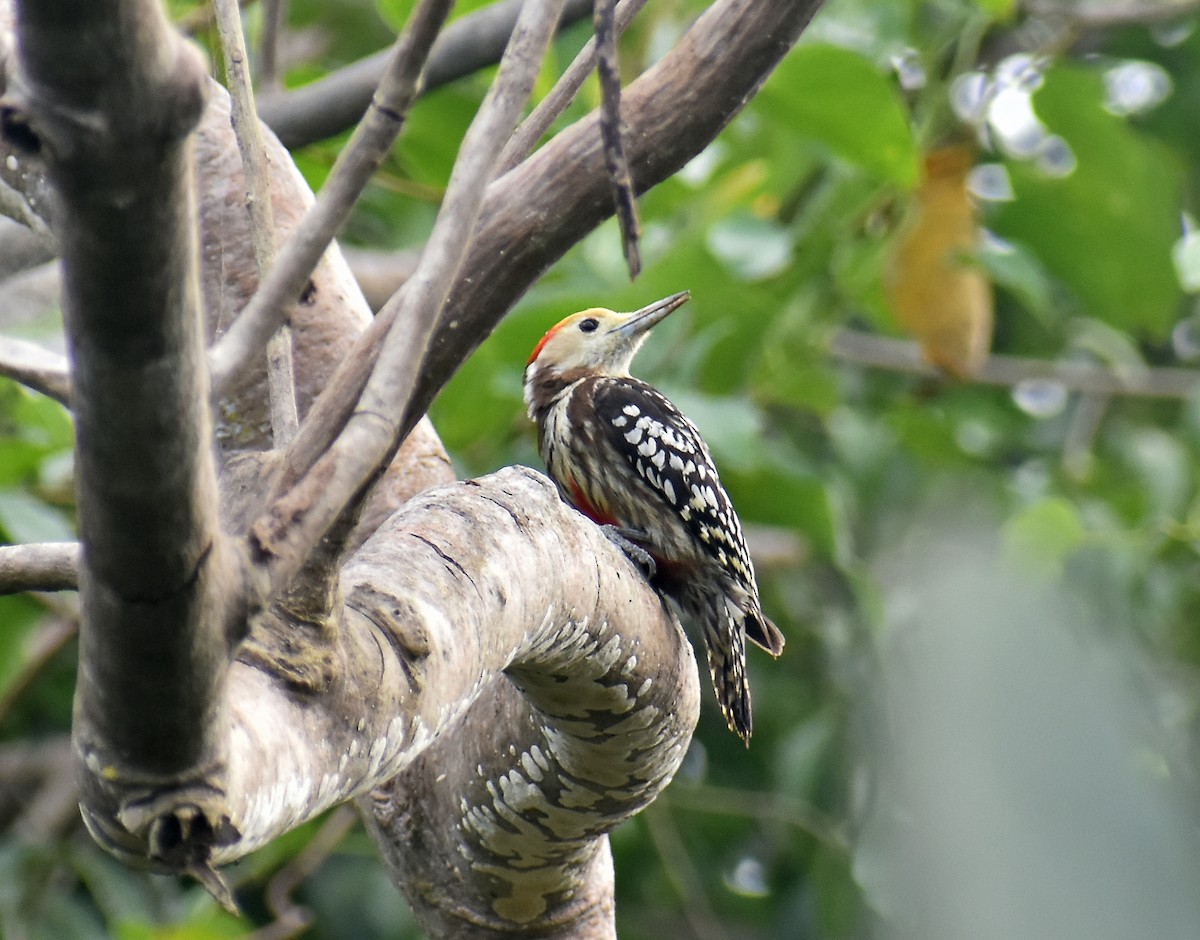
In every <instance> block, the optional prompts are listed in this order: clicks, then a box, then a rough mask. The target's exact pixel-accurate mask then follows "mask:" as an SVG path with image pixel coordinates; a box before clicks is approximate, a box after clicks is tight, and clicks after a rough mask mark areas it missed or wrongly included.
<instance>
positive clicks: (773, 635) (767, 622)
mask: <svg viewBox="0 0 1200 940" xmlns="http://www.w3.org/2000/svg"><path fill="white" fill-rule="evenodd" d="M746 636H747V637H748V638H749V639H750V640H751V641H752V642H754V643H756V644H757V645H758V646H761V647H762V648H763V649H765V650H766V651H767V652H768V653H770V654H771V655H772V656H778V655H779V654H780V653H782V652H783V644H784V638H783V631H781V630H780V629H779V628H778V627H777V626H775V624H774V623H773V622H772V621H771V618H769V617H768V616H767V615H766V614H764V613H763V612H762V611H761V610H759V609H758V608H757V607H755V608H754V609H753V610H749V611H747V612H746Z"/></svg>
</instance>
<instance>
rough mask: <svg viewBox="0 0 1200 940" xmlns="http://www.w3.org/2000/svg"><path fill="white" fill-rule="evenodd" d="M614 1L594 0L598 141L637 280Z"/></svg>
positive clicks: (637, 233)
mask: <svg viewBox="0 0 1200 940" xmlns="http://www.w3.org/2000/svg"><path fill="white" fill-rule="evenodd" d="M615 4H616V0H596V11H595V14H594V17H593V19H594V22H595V29H596V75H597V77H598V78H599V79H600V139H601V141H603V143H604V167H605V170H607V172H608V181H609V185H610V186H611V187H612V196H613V205H614V206H615V207H616V215H617V222H618V224H619V225H620V226H621V244H622V245H623V246H624V248H625V263H626V264H627V265H628V266H629V279H630V280H631V281H634V280H637V276H638V274H640V273H641V270H642V255H641V252H640V251H639V250H638V242H639V241H640V239H641V237H642V226H641V223H640V222H639V221H638V209H637V195H636V194H635V193H634V191H633V180H632V178H631V177H630V175H629V158H628V157H627V156H626V154H625V138H624V134H623V126H622V123H621V70H620V67H619V65H618V63H617V35H616V26H615V24H614V23H613V10H614V6H615Z"/></svg>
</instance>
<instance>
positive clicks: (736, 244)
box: [708, 215, 792, 281]
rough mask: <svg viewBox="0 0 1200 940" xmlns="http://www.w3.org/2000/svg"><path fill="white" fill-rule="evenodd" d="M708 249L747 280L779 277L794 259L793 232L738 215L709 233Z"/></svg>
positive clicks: (776, 225)
mask: <svg viewBox="0 0 1200 940" xmlns="http://www.w3.org/2000/svg"><path fill="white" fill-rule="evenodd" d="M708 250H709V251H711V252H712V253H713V256H714V257H716V259H717V260H718V261H720V262H721V263H722V264H723V265H724V266H725V267H726V268H728V269H729V271H730V272H731V273H732V274H734V275H735V276H736V277H737V278H739V279H740V280H743V281H760V280H763V279H765V278H769V277H772V276H774V275H776V274H779V273H780V272H781V271H783V270H784V269H785V268H787V266H788V265H789V264H790V263H791V260H792V233H791V230H790V229H788V228H787V227H785V226H783V225H780V224H779V223H778V222H772V221H769V220H767V219H759V218H755V217H754V216H752V215H734V216H730V217H729V218H726V219H722V220H721V221H720V222H717V223H716V224H715V225H713V226H712V227H711V228H710V229H709V230H708Z"/></svg>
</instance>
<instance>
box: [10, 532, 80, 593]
mask: <svg viewBox="0 0 1200 940" xmlns="http://www.w3.org/2000/svg"><path fill="white" fill-rule="evenodd" d="M78 586H79V543H78V542H31V543H29V544H26V545H0V594H20V593H22V592H23V591H73V590H75V589H76V588H77V587H78Z"/></svg>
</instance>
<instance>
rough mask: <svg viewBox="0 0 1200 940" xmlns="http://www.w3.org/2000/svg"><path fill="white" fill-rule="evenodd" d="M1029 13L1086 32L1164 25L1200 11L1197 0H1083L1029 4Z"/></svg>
mask: <svg viewBox="0 0 1200 940" xmlns="http://www.w3.org/2000/svg"><path fill="white" fill-rule="evenodd" d="M1024 6H1025V11H1026V12H1027V13H1029V14H1031V15H1034V16H1053V17H1058V18H1061V19H1065V20H1070V21H1071V22H1072V23H1074V24H1075V25H1076V26H1079V27H1082V28H1085V29H1105V28H1107V27H1110V26H1124V25H1128V24H1136V23H1164V22H1168V21H1170V20H1175V19H1180V18H1182V17H1185V16H1187V15H1189V14H1191V13H1194V12H1196V10H1200V2H1197V0H1126V2H1124V3H1121V2H1116V3H1113V2H1106V3H1084V2H1080V0H1066V2H1064V0H1026V2H1025V4H1024Z"/></svg>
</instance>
